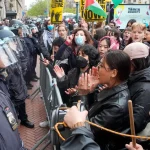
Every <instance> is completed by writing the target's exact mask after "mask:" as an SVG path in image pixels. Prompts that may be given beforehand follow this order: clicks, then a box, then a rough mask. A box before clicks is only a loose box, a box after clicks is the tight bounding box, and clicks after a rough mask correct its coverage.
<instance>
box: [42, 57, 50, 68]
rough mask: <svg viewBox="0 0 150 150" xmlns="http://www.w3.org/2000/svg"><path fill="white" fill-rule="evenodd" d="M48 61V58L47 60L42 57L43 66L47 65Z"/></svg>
mask: <svg viewBox="0 0 150 150" xmlns="http://www.w3.org/2000/svg"><path fill="white" fill-rule="evenodd" d="M49 63H50V62H49V60H47V59H46V58H44V59H43V64H44V65H45V66H47V65H49Z"/></svg>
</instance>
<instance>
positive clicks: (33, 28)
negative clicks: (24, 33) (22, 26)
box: [30, 26, 38, 33]
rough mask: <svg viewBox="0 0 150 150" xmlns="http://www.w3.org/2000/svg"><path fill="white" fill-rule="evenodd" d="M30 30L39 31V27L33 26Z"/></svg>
mask: <svg viewBox="0 0 150 150" xmlns="http://www.w3.org/2000/svg"><path fill="white" fill-rule="evenodd" d="M32 30H34V32H33V31H32ZM30 31H31V33H37V32H38V28H37V27H36V26H35V27H31V28H30Z"/></svg>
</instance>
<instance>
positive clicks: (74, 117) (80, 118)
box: [64, 106, 88, 128]
mask: <svg viewBox="0 0 150 150" xmlns="http://www.w3.org/2000/svg"><path fill="white" fill-rule="evenodd" d="M87 114H88V112H87V111H86V110H85V111H82V112H80V111H79V110H78V108H77V107H76V106H73V107H71V108H70V109H68V111H67V114H66V115H65V117H64V122H65V123H66V124H67V125H68V127H70V128H72V127H73V126H74V125H75V124H76V123H78V122H85V120H86V116H87Z"/></svg>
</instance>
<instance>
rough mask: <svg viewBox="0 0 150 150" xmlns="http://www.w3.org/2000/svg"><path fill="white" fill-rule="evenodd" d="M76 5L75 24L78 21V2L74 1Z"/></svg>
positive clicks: (77, 0)
mask: <svg viewBox="0 0 150 150" xmlns="http://www.w3.org/2000/svg"><path fill="white" fill-rule="evenodd" d="M74 2H75V3H76V22H78V20H79V0H74Z"/></svg>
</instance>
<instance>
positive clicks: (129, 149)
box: [125, 142, 143, 150]
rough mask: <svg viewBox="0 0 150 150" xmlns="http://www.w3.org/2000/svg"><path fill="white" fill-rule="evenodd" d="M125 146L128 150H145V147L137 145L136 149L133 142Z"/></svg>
mask: <svg viewBox="0 0 150 150" xmlns="http://www.w3.org/2000/svg"><path fill="white" fill-rule="evenodd" d="M125 146H126V148H127V149H128V150H143V147H142V146H141V145H139V144H136V146H135V148H134V147H133V144H132V142H130V144H126V145H125Z"/></svg>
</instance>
